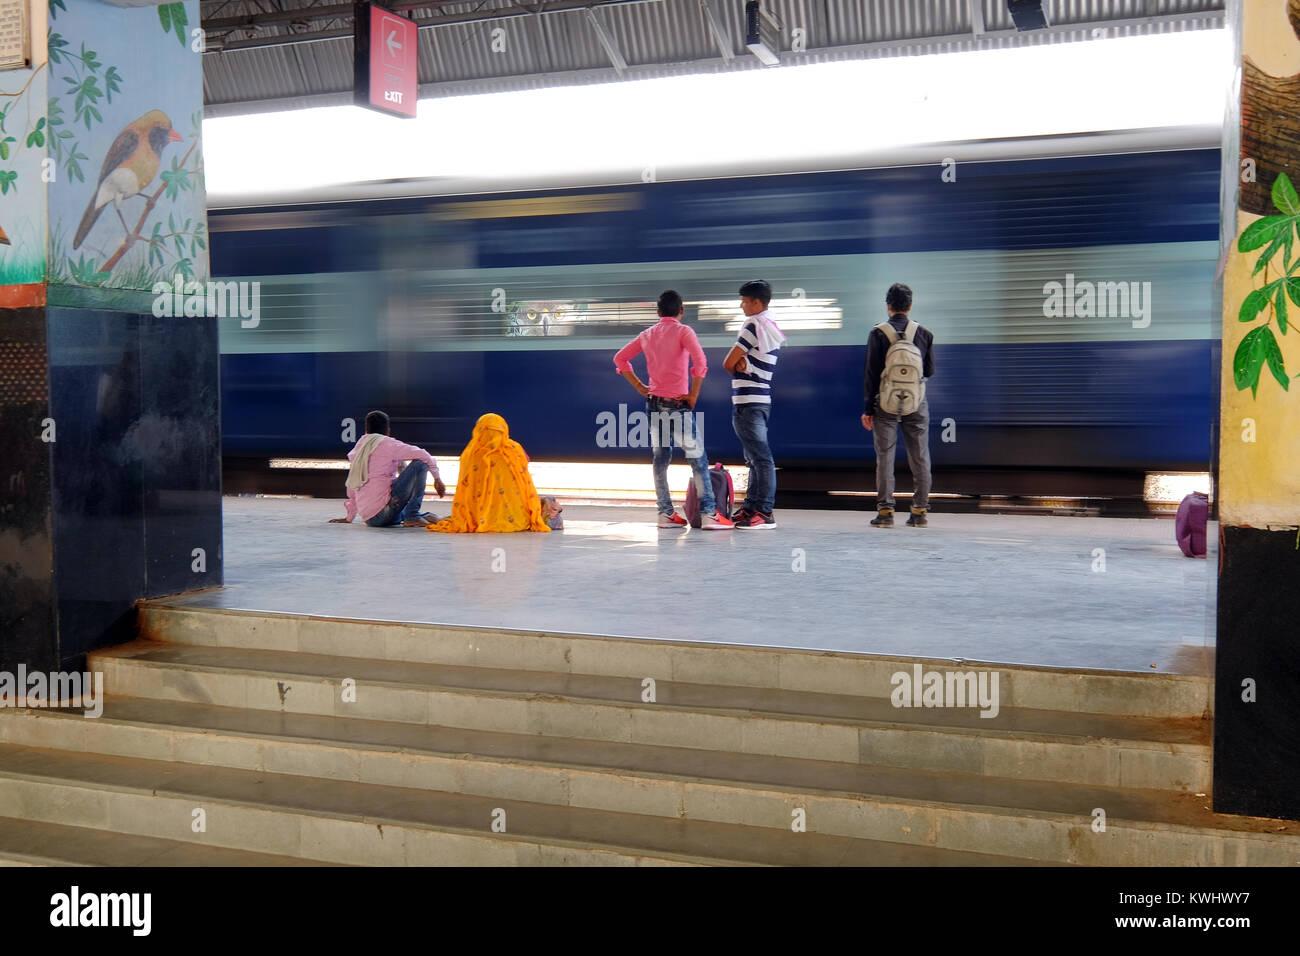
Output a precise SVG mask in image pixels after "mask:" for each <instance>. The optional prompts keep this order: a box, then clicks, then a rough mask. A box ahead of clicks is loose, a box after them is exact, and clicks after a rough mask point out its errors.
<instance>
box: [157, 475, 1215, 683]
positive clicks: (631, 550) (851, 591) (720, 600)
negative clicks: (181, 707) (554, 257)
mask: <svg viewBox="0 0 1300 956" xmlns="http://www.w3.org/2000/svg"><path fill="white" fill-rule="evenodd" d="M449 503H450V499H448V500H447V501H438V500H436V499H429V500H428V501H427V502H426V507H427V508H429V509H431V510H433V511H435V512H436V513H441V514H445V513H446V511H447V509H448V507H449ZM439 508H441V509H442V510H441V512H439ZM341 510H342V505H341V503H340V502H337V501H332V500H326V499H292V498H290V499H285V498H253V497H228V498H226V499H225V506H224V513H225V519H224V520H225V544H224V552H225V554H224V556H225V583H226V586H225V587H224V588H219V589H209V590H206V591H201V592H195V593H193V594H190V595H186V596H178V597H175V598H171V599H169V600H168V603H171V604H179V605H187V606H195V607H213V608H228V609H238V610H252V611H263V612H279V613H292V614H305V615H315V616H322V617H339V618H352V619H363V620H381V621H401V622H412V623H427V624H449V625H468V626H482V627H493V628H519V629H527V630H549V631H554V632H563V633H573V634H590V635H603V636H611V637H628V638H653V639H658V640H681V641H697V642H718V643H726V644H751V645H762V646H771V647H789V648H801V649H812V650H824V651H849V652H855V653H864V654H893V655H907V656H909V657H922V658H942V659H960V660H974V661H989V662H998V663H1006V664H1027V665H1038V666H1048V667H1061V668H1073V669H1077V668H1083V669H1103V670H1126V671H1142V672H1147V673H1151V672H1159V673H1175V674H1195V675H1205V674H1207V673H1208V666H1209V661H1210V659H1211V657H1212V650H1211V648H1212V646H1213V636H1212V635H1213V621H1212V619H1211V616H1210V610H1209V609H1210V608H1212V607H1213V606H1214V605H1213V598H1214V595H1213V592H1212V588H1213V587H1214V575H1213V574H1212V573H1211V572H1212V570H1213V567H1214V562H1215V560H1216V553H1215V551H1214V550H1213V548H1214V547H1215V542H1216V540H1217V535H1216V532H1215V529H1214V528H1213V527H1212V528H1211V530H1210V534H1209V535H1208V538H1209V540H1210V543H1211V549H1212V550H1211V554H1210V558H1209V560H1204V561H1200V560H1193V559H1189V558H1185V557H1184V556H1183V555H1182V554H1181V552H1180V551H1179V550H1178V547H1177V545H1176V544H1175V543H1174V539H1173V524H1172V522H1171V521H1169V520H1166V519H1107V518H1089V517H1054V516H1020V515H1016V516H1009V515H984V514H944V513H942V512H939V513H936V514H933V515H932V518H931V522H930V527H928V528H925V529H912V528H907V527H905V526H903V525H902V522H900V523H899V526H897V527H895V528H893V529H889V530H881V529H873V528H871V527H869V526H868V524H867V522H868V520H869V519H870V517H871V513H870V512H846V511H835V512H828V511H798V510H782V511H780V512H779V514H778V520H779V527H778V528H776V529H774V530H771V531H729V532H703V531H695V530H682V531H673V530H662V531H661V530H659V529H657V528H656V527H655V524H654V514H655V512H654V509H653V508H652V507H645V506H642V507H635V506H631V507H629V506H624V507H607V506H579V505H568V506H566V509H565V515H564V517H565V523H566V527H565V529H564V530H563V531H561V532H552V533H550V534H508V535H507V534H499V535H433V534H427V533H425V532H424V531H423V530H422V529H419V528H409V529H401V528H392V529H374V528H368V527H366V526H364V525H363V524H361V523H360V522H357V523H354V524H352V525H337V524H328V523H327V519H328V518H331V517H336V516H337V515H338V514H339V513H341ZM363 651H364V649H360V648H359V649H358V653H362V652H363Z"/></svg>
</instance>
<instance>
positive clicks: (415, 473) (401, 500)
mask: <svg viewBox="0 0 1300 956" xmlns="http://www.w3.org/2000/svg"><path fill="white" fill-rule="evenodd" d="M428 477H429V466H428V465H426V464H425V463H424V462H422V461H413V462H411V463H410V464H409V465H407V466H406V467H405V468H404V469H402V473H401V474H400V475H398V476H397V477H396V478H394V479H393V487H392V488H391V489H390V490H389V492H388V504H386V505H384V507H383V508H382V509H381V510H380V512H379V514H377V515H375V516H374V517H373V518H367V519H366V524H368V525H370V527H372V528H387V527H389V526H391V525H395V524H400V523H401V522H403V521H414V520H415V519H416V518H417V517H419V515H420V507H421V506H422V505H423V504H424V483H425V481H426V480H427V479H428Z"/></svg>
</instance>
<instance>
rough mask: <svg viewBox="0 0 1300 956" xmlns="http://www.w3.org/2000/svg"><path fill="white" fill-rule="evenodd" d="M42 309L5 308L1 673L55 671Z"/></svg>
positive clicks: (1, 320)
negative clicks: (23, 667)
mask: <svg viewBox="0 0 1300 956" xmlns="http://www.w3.org/2000/svg"><path fill="white" fill-rule="evenodd" d="M45 331H46V330H45V310H44V309H43V308H28V309H0V449H3V457H0V670H6V671H13V669H14V668H13V666H12V665H13V664H15V663H16V662H18V661H24V662H27V664H28V666H29V667H32V668H40V669H42V670H51V669H54V664H55V663H56V662H57V660H58V653H57V643H56V634H55V598H54V575H53V568H54V531H53V521H52V518H51V511H50V501H51V487H50V460H51V455H52V446H51V445H49V444H47V443H45V442H43V441H41V430H42V429H41V422H42V420H43V419H45V417H46V416H47V414H48V397H49V374H48V372H49V362H48V358H47V353H46V341H45Z"/></svg>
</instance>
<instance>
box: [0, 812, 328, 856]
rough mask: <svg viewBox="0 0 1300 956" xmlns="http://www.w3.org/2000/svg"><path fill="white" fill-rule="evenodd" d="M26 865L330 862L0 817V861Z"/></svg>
mask: <svg viewBox="0 0 1300 956" xmlns="http://www.w3.org/2000/svg"><path fill="white" fill-rule="evenodd" d="M6 864H7V865H10V866H13V865H20V866H21V865H26V866H334V865H336V864H333V863H325V862H323V861H321V860H309V859H303V858H301V857H293V856H278V855H276V854H272V853H256V852H251V851H248V850H231V849H227V848H225V847H217V846H204V845H203V844H200V843H188V842H185V841H182V840H163V839H160V838H158V837H152V836H138V835H135V834H130V833H113V832H111V831H108V830H96V829H94V828H92V827H74V826H64V825H62V824H57V823H41V822H38V821H35V820H22V819H17V818H14V817H0V865H6Z"/></svg>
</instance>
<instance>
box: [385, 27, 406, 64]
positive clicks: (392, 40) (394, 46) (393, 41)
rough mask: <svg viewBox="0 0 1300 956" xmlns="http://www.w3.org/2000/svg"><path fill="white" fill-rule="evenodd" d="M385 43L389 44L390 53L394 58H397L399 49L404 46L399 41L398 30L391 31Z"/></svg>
mask: <svg viewBox="0 0 1300 956" xmlns="http://www.w3.org/2000/svg"><path fill="white" fill-rule="evenodd" d="M385 43H386V44H387V45H388V55H389V56H391V57H392V58H393V59H397V51H398V50H400V49H401V48H402V44H400V43H398V42H397V31H396V30H390V31H389V33H388V39H387V40H386V41H385Z"/></svg>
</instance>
